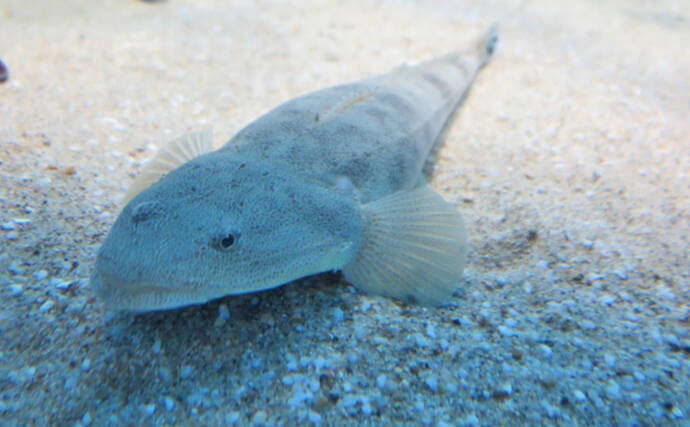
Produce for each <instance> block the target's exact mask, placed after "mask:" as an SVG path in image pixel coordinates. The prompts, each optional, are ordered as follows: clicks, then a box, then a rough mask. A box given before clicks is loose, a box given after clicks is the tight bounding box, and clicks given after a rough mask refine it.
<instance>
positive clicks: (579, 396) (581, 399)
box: [573, 389, 587, 402]
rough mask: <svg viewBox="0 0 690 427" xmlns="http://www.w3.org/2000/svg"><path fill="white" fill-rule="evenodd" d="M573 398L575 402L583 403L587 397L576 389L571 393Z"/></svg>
mask: <svg viewBox="0 0 690 427" xmlns="http://www.w3.org/2000/svg"><path fill="white" fill-rule="evenodd" d="M573 397H575V400H576V401H578V402H584V401H586V400H587V396H585V394H584V393H583V392H582V391H581V390H578V389H575V390H574V391H573Z"/></svg>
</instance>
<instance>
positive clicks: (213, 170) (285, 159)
mask: <svg viewBox="0 0 690 427" xmlns="http://www.w3.org/2000/svg"><path fill="white" fill-rule="evenodd" d="M497 41H498V27H497V26H496V25H495V24H494V25H493V26H492V27H490V28H489V30H488V31H487V32H486V33H485V34H484V35H483V36H482V37H480V38H479V39H478V40H477V41H476V42H474V43H472V44H471V45H470V46H469V47H467V48H465V49H464V50H460V51H458V52H455V53H452V54H448V55H445V56H441V57H438V58H435V59H431V60H427V61H426V62H421V63H419V64H417V65H403V66H400V67H398V68H396V69H394V70H392V71H390V72H388V73H386V74H381V75H375V76H373V77H369V78H365V79H363V80H360V81H356V82H353V83H346V84H342V85H338V86H334V87H330V88H326V89H322V90H318V91H315V92H312V93H308V94H305V95H302V96H299V97H297V98H294V99H292V100H289V101H287V102H285V103H283V104H281V105H279V106H278V107H276V108H274V109H273V110H271V111H269V112H268V113H266V114H265V115H263V116H261V117H259V118H258V119H256V120H254V121H253V122H251V123H250V124H248V125H247V126H246V127H244V128H243V129H242V130H240V131H239V132H238V133H237V134H235V136H233V137H232V138H231V139H230V140H229V141H228V142H227V143H226V144H224V145H223V146H221V147H220V148H218V149H215V150H214V148H213V142H212V140H213V134H212V131H210V130H204V131H194V132H191V133H189V134H187V135H183V136H181V137H179V138H176V139H174V140H172V141H170V142H169V143H168V144H167V145H166V146H165V147H163V148H162V149H161V151H160V152H158V153H157V154H156V155H155V156H154V157H153V159H152V160H151V161H150V162H149V163H148V164H146V165H144V166H142V171H141V173H140V174H139V176H138V177H137V178H136V179H135V181H134V183H133V184H132V187H131V188H130V191H129V192H128V194H127V196H126V204H125V206H124V208H123V209H122V211H121V212H120V214H119V216H118V217H117V219H116V220H115V222H114V224H113V225H112V228H111V229H110V231H109V233H108V234H107V236H106V238H105V240H104V242H103V244H102V246H101V247H100V249H99V250H98V252H97V254H96V260H95V263H94V268H93V271H92V274H91V277H90V283H91V286H92V287H93V289H94V290H95V293H96V294H97V295H99V296H100V297H101V298H102V300H103V301H104V302H105V306H106V307H107V308H108V309H112V310H125V311H133V312H145V311H153V310H165V309H172V308H178V307H184V306H189V305H196V304H203V303H206V302H208V301H210V300H213V299H217V298H220V297H223V296H226V295H236V294H246V293H252V292H258V291H263V290H267V289H271V288H275V287H278V286H281V285H284V284H287V283H290V282H292V281H295V280H297V279H300V278H303V277H306V276H311V275H316V274H320V273H324V272H331V271H341V272H342V274H343V276H344V278H345V280H347V281H348V282H349V283H351V284H353V285H354V286H355V287H357V288H359V289H360V290H362V291H363V292H365V293H369V294H374V295H382V296H384V297H388V298H391V299H394V300H399V301H402V302H404V303H411V304H420V305H423V306H430V307H437V306H441V305H443V304H447V303H448V302H449V301H450V299H451V298H452V294H453V292H454V291H455V290H456V288H457V287H458V285H459V284H460V282H461V280H462V275H463V270H464V268H465V265H466V262H467V252H468V245H467V231H466V228H465V225H464V222H463V220H462V216H461V214H460V213H459V212H458V210H457V209H456V208H455V206H454V205H453V204H452V203H449V202H447V201H445V199H444V198H443V197H442V196H441V195H440V194H439V193H437V192H436V191H435V190H433V189H432V188H431V187H430V186H429V185H428V184H427V183H425V179H424V175H423V167H424V164H425V162H426V161H427V157H428V156H429V154H430V152H431V150H432V148H433V147H434V145H435V144H436V142H437V139H439V135H440V134H441V132H442V130H443V129H444V127H445V125H446V123H447V122H448V120H449V118H450V117H451V115H452V113H453V112H454V111H455V109H456V108H457V107H458V106H459V105H460V104H461V103H462V101H463V99H464V98H465V95H466V93H467V91H468V90H469V87H470V85H471V83H472V82H473V80H474V79H475V77H476V75H477V73H478V72H479V71H480V70H481V69H482V68H483V67H484V66H485V65H486V64H487V63H488V62H489V59H490V58H491V57H492V56H493V55H494V52H495V49H496V46H497Z"/></svg>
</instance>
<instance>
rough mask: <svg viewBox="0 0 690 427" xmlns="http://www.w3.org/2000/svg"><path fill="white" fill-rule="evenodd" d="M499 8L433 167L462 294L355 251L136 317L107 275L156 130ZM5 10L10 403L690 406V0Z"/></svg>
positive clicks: (408, 45)
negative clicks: (495, 44)
mask: <svg viewBox="0 0 690 427" xmlns="http://www.w3.org/2000/svg"><path fill="white" fill-rule="evenodd" d="M494 20H498V21H500V22H501V26H502V40H501V46H500V49H499V51H498V55H497V57H496V58H495V60H494V61H493V62H492V63H491V64H490V65H489V66H488V67H487V68H486V69H485V70H484V71H483V73H482V74H481V75H480V76H479V78H478V80H477V81H476V83H475V85H474V87H473V90H472V92H471V94H470V96H469V97H468V99H467V100H466V102H465V104H464V106H463V107H462V110H461V111H460V113H459V114H458V116H457V118H456V120H455V121H454V122H453V123H452V125H451V127H450V128H449V129H448V132H447V135H446V138H445V144H444V145H443V147H442V149H441V150H440V152H439V153H438V162H437V163H436V165H434V166H433V167H430V170H431V171H432V172H433V177H432V184H433V185H434V186H435V187H436V188H437V189H439V191H441V192H442V193H443V194H444V196H445V197H446V199H448V200H450V201H456V203H457V205H458V207H459V209H460V210H461V211H462V212H463V214H464V215H465V218H466V219H467V223H468V226H469V230H470V239H471V245H472V249H471V253H470V265H469V268H468V271H467V280H466V283H464V284H463V287H464V291H462V292H459V293H458V295H457V297H456V298H454V299H453V301H452V304H451V305H450V306H449V307H447V308H443V309H438V310H429V309H425V308H421V307H414V306H413V307H409V306H399V305H397V304H396V303H394V302H391V301H389V300H385V299H380V298H372V297H369V296H366V295H363V294H361V293H359V292H358V291H356V290H355V289H354V288H352V287H351V286H349V285H347V284H345V283H344V282H342V281H340V280H339V278H338V276H324V277H318V278H312V279H307V280H304V281H301V282H300V283H297V284H291V285H289V286H286V287H283V288H280V289H278V290H276V291H273V292H266V293H262V294H256V295H251V296H245V297H230V298H225V299H222V300H220V301H216V302H212V303H210V304H207V305H204V306H201V307H193V308H189V309H185V310H176V311H172V312H165V313H158V314H150V315H144V316H138V317H133V316H112V315H108V314H106V313H105V311H104V307H103V305H102V303H101V302H100V301H99V300H97V299H96V298H94V295H93V293H92V292H91V290H90V289H89V287H88V281H87V278H88V275H89V273H90V268H91V263H92V262H93V260H94V256H95V252H96V250H97V248H98V246H99V245H100V243H101V242H102V240H103V238H104V234H105V233H106V232H107V230H108V228H109V226H110V224H112V222H113V221H114V218H115V216H116V215H117V212H118V209H119V208H120V204H119V201H120V200H121V198H122V196H123V194H124V191H125V190H126V187H127V185H128V184H129V183H130V182H131V177H132V176H133V175H134V174H135V173H136V171H137V170H138V167H139V164H140V162H141V161H142V160H144V159H146V158H148V157H150V156H151V155H152V154H153V153H154V152H155V147H157V146H160V145H161V144H162V143H164V142H165V141H167V140H168V139H170V138H171V137H174V136H177V135H179V134H182V133H185V132H187V131H188V130H190V129H199V128H204V127H209V126H212V127H213V128H214V129H215V132H216V138H217V143H218V144H220V143H222V142H224V141H225V140H227V139H229V138H230V137H231V136H232V135H233V134H234V133H235V132H237V131H238V130H239V129H240V128H241V127H242V126H243V125H245V124H246V123H248V122H249V121H250V120H252V119H253V118H255V117H257V116H258V115H260V114H261V113H263V112H265V111H267V110H268V109H270V108H272V107H273V106H275V105H277V104H278V103H280V102H282V101H284V100H287V99H289V98H291V97H294V96H296V95H298V94H301V93H304V92H308V91H311V90H315V89H318V88H322V87H325V86H329V85H333V84H337V83H343V82H346V81H350V80H354V79H358V78H361V77H365V76H368V75H371V74H375V73H380V72H384V71H387V70H388V69H390V68H392V67H394V66H397V65H398V64H400V63H402V62H416V61H418V60H422V59H427V58H429V57H431V56H433V55H437V54H443V53H446V52H448V51H451V50H453V49H455V48H456V47H459V46H464V45H465V44H466V43H467V42H468V41H470V40H472V39H473V38H474V37H475V36H476V35H477V34H479V33H480V32H481V31H483V30H484V29H485V28H486V26H487V25H488V24H489V23H490V22H492V21H494ZM0 28H1V29H2V40H0V58H1V59H2V60H3V61H4V62H5V64H6V65H7V66H8V68H9V72H10V79H9V81H8V82H6V83H4V84H2V85H0V161H1V162H2V163H1V164H0V182H1V185H0V207H1V211H0V225H2V231H0V242H1V246H0V298H2V300H1V301H2V304H3V310H2V311H1V312H0V334H1V336H2V339H0V422H1V423H3V424H4V423H9V424H15V423H16V424H26V423H31V422H33V423H37V424H44V423H47V422H50V423H54V424H75V423H81V424H88V423H93V424H94V425H101V424H103V423H105V422H112V423H116V424H121V423H123V422H130V423H139V422H142V421H145V422H148V423H153V424H168V423H174V422H178V423H182V424H187V423H190V422H195V423H206V424H221V423H225V422H227V423H231V422H237V423H240V424H246V423H248V422H249V421H250V420H251V421H252V422H255V423H256V424H261V423H262V422H263V423H266V424H279V425H280V424H293V423H294V422H297V421H302V422H305V423H307V422H312V423H318V422H321V423H323V424H346V423H352V422H367V423H370V424H391V423H396V424H400V423H410V424H417V423H425V424H434V425H449V424H450V425H456V424H457V425H465V424H482V425H490V424H491V425H493V424H501V423H508V424H518V423H529V424H538V423H554V424H579V425H590V424H593V423H596V424H603V425H606V424H618V425H645V424H654V425H661V424H664V425H682V424H687V423H688V417H690V399H689V398H688V391H687V390H688V387H690V374H689V372H690V365H689V363H688V353H689V352H690V333H689V332H688V331H689V330H690V327H689V321H690V310H689V308H688V302H689V301H690V284H689V277H688V276H689V275H690V269H689V267H688V266H689V261H688V236H689V235H690V233H689V231H690V221H689V219H688V211H689V209H690V190H689V185H690V184H689V181H688V171H689V169H690V120H688V118H689V117H690V77H689V76H690V50H689V49H690V48H689V47H688V46H690V6H688V3H687V2H686V1H685V0H678V1H672V0H665V1H659V2H647V1H641V0H640V1H624V0H611V1H602V2H583V1H577V0H565V1H559V2H549V1H540V2H537V1H533V2H517V1H505V2H497V1H496V2H484V1H475V2H471V1H440V2H421V1H419V2H414V1H402V0H397V1H394V0H388V1H380V2H373V1H361V2H355V1H345V2H336V1H319V2H317V1H300V2H281V1H261V2H253V1H234V2H224V1H200V0H196V1H191V0H190V1H181V0H170V1H167V2H159V3H143V2H138V1H133V0H131V1H128V0H117V1H116V0H109V1H108V0H105V1H102V2H94V1H86V0H65V1H61V2H47V1H40V0H32V1H28V0H6V1H4V2H3V3H1V4H0ZM27 220H28V221H27ZM219 304H222V305H225V306H227V307H228V308H229V315H230V318H229V320H227V321H225V322H223V320H222V317H221V320H218V318H219V312H223V309H219ZM214 325H215V326H214Z"/></svg>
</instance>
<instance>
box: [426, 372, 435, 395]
mask: <svg viewBox="0 0 690 427" xmlns="http://www.w3.org/2000/svg"><path fill="white" fill-rule="evenodd" d="M424 384H426V387H427V388H428V389H429V390H430V391H431V392H432V393H436V391H437V390H438V380H437V379H436V376H435V375H429V376H428V377H427V378H426V380H425V381H424Z"/></svg>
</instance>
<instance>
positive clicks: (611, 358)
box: [604, 353, 616, 368]
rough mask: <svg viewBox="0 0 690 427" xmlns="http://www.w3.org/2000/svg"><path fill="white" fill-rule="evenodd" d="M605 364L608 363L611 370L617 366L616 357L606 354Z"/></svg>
mask: <svg viewBox="0 0 690 427" xmlns="http://www.w3.org/2000/svg"><path fill="white" fill-rule="evenodd" d="M604 362H606V364H607V365H608V367H609V368H613V367H615V366H616V357H615V356H614V355H612V354H611V353H604Z"/></svg>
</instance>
